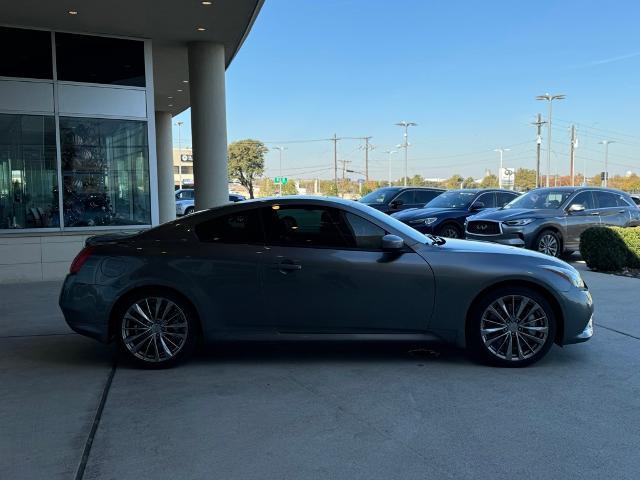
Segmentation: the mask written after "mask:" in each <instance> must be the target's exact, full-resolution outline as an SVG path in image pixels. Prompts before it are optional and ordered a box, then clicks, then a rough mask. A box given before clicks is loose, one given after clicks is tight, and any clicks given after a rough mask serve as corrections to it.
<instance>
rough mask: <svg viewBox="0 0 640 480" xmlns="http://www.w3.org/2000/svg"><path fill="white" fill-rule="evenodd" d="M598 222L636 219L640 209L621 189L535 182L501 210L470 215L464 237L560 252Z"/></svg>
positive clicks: (621, 222) (625, 224)
mask: <svg viewBox="0 0 640 480" xmlns="http://www.w3.org/2000/svg"><path fill="white" fill-rule="evenodd" d="M597 225H611V226H618V227H628V226H636V225H640V209H638V208H637V207H636V205H635V203H633V200H631V197H630V196H629V195H628V194H627V193H624V192H621V191H619V190H613V189H606V188H593V187H558V188H538V189H535V190H531V191H530V192H528V193H526V194H524V195H522V196H521V197H519V198H516V199H515V200H513V201H512V202H511V203H509V204H507V205H505V206H504V207H503V208H501V209H499V210H493V211H488V212H481V213H478V214H477V215H474V216H472V217H469V218H468V219H467V226H466V237H467V238H468V239H471V240H486V241H491V242H498V243H502V244H505V245H513V246H516V247H525V248H529V249H531V250H537V251H539V252H542V253H545V254H547V255H551V256H554V257H559V256H560V255H562V254H563V253H564V254H570V253H572V252H573V251H575V250H578V248H579V247H580V234H581V233H582V232H584V231H585V230H586V229H587V228H589V227H593V226H597Z"/></svg>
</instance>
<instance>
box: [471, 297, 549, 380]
mask: <svg viewBox="0 0 640 480" xmlns="http://www.w3.org/2000/svg"><path fill="white" fill-rule="evenodd" d="M469 322H470V323H469V325H468V329H467V339H468V342H469V347H470V348H471V349H472V350H473V351H474V352H475V353H476V354H477V355H479V356H480V357H481V359H482V360H484V361H486V362H488V363H491V364H494V365H498V366H504V367H524V366H527V365H530V364H532V363H535V362H537V361H538V360H540V359H541V358H542V357H544V356H545V355H546V353H547V352H548V351H549V349H550V348H551V345H552V344H553V341H554V338H555V334H556V318H555V315H554V312H553V309H552V308H551V305H550V304H549V302H548V301H547V300H546V299H545V298H544V297H543V296H542V295H541V294H539V293H538V292H536V291H535V290H532V289H529V288H520V287H518V288H501V289H499V290H494V291H493V292H490V293H488V294H487V295H486V296H485V298H482V299H481V300H480V302H478V303H477V305H476V307H475V308H474V310H473V311H472V312H471V315H470V318H469Z"/></svg>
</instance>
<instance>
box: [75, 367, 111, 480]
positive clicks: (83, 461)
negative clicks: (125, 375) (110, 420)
mask: <svg viewBox="0 0 640 480" xmlns="http://www.w3.org/2000/svg"><path fill="white" fill-rule="evenodd" d="M117 366H118V364H117V361H115V360H114V362H113V365H112V366H111V371H110V372H109V376H108V377H107V381H106V383H105V384H104V389H103V390H102V396H101V397H100V403H99V404H98V409H97V410H96V414H95V416H94V418H93V424H92V425H91V431H90V432H89V436H88V437H87V441H86V442H85V444H84V448H83V450H82V457H81V458H80V463H79V464H78V469H77V470H76V475H75V477H74V479H75V480H82V478H83V477H84V470H85V468H86V467H87V462H88V461H89V455H90V454H91V447H92V446H93V439H94V438H95V436H96V432H97V431H98V427H99V426H100V420H101V419H102V412H103V411H104V406H105V404H106V403H107V397H108V396H109V390H111V383H112V382H113V377H114V376H115V374H116V368H117Z"/></svg>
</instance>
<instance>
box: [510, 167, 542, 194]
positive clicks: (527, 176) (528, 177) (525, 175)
mask: <svg viewBox="0 0 640 480" xmlns="http://www.w3.org/2000/svg"><path fill="white" fill-rule="evenodd" d="M513 186H514V188H515V189H516V190H519V191H527V190H531V189H533V188H536V171H535V170H533V169H531V168H518V169H517V170H516V178H515V180H514V185H513Z"/></svg>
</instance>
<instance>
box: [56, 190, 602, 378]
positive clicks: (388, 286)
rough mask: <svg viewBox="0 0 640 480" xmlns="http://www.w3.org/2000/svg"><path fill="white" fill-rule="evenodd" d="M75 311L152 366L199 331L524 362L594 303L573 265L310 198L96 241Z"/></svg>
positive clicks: (70, 280) (78, 267) (585, 323)
mask: <svg viewBox="0 0 640 480" xmlns="http://www.w3.org/2000/svg"><path fill="white" fill-rule="evenodd" d="M60 306H61V308H62V311H63V312H64V316H65V318H66V321H67V323H68V324H69V325H70V326H71V328H73V329H74V330H75V331H77V332H79V333H81V334H84V335H87V336H90V337H93V338H96V339H98V340H100V341H102V342H109V341H116V342H118V344H119V345H120V347H121V350H122V351H123V352H124V354H125V355H127V356H128V357H129V358H131V359H132V360H133V361H135V362H137V363H139V364H140V365H143V366H148V367H160V366H169V365H173V364H174V363H176V362H178V361H179V360H181V359H183V358H185V357H187V356H188V355H189V354H190V353H191V352H192V351H193V349H194V347H195V345H196V342H197V340H198V338H202V339H203V340H205V341H213V340H224V339H267V338H268V339H274V338H279V339H285V338H288V339H300V340H308V339H322V340H327V339H358V340H366V339H405V340H409V339H410V340H434V339H440V340H444V341H446V342H451V343H455V344H457V345H460V346H466V347H468V348H469V349H470V350H472V351H473V352H475V353H476V354H477V355H478V356H479V357H481V358H482V359H484V360H485V361H488V362H491V363H494V364H497V365H502V366H524V365H528V364H531V363H533V362H535V361H537V360H539V359H540V358H542V357H543V356H544V355H545V354H546V353H547V351H548V350H549V349H550V348H551V346H552V344H553V343H554V342H555V343H557V344H559V345H566V344H570V343H578V342H583V341H585V340H587V339H589V338H590V337H591V335H592V332H593V329H592V313H593V306H592V301H591V296H590V294H589V292H588V290H587V287H586V286H585V284H584V282H583V281H582V279H581V277H580V274H579V273H578V272H577V271H576V270H575V269H574V268H573V267H571V266H570V265H568V264H566V263H565V262H563V261H561V260H557V259H555V258H552V257H549V256H547V255H542V254H540V253H536V252H528V251H524V250H522V249H518V248H513V247H506V246H502V245H496V244H491V243H483V242H471V241H466V240H454V239H448V240H445V239H442V238H440V237H436V236H430V235H428V236H425V235H423V234H421V233H419V232H417V231H415V230H414V229H412V228H410V227H408V226H407V225H405V224H403V223H401V222H399V221H398V220H395V219H393V218H391V217H389V216H387V215H385V214H383V213H381V212H379V211H378V210H375V209H373V208H371V207H368V206H366V205H362V204H361V203H356V202H351V201H344V200H339V199H323V198H306V197H286V198H271V199H263V200H250V201H247V202H242V203H237V204H230V205H225V206H223V207H219V208H213V209H210V210H206V211H202V212H198V213H195V214H193V215H189V216H186V217H184V218H181V219H178V220H175V221H173V222H169V223H166V224H163V225H161V226H158V227H155V228H152V229H150V230H148V231H145V232H143V233H139V234H135V235H115V234H111V235H103V236H99V237H93V238H90V239H89V240H88V241H87V246H86V247H85V248H84V250H82V251H81V252H80V253H79V254H78V256H77V258H76V259H75V260H74V262H73V264H72V265H71V269H70V273H69V275H68V276H67V278H66V280H65V282H64V285H63V287H62V292H61V294H60Z"/></svg>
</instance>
